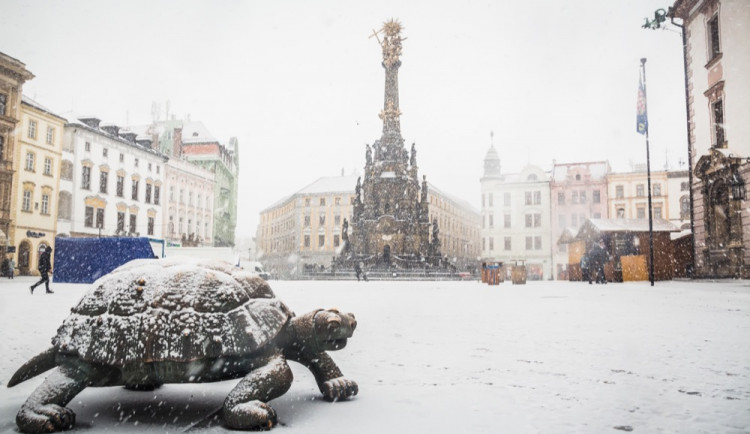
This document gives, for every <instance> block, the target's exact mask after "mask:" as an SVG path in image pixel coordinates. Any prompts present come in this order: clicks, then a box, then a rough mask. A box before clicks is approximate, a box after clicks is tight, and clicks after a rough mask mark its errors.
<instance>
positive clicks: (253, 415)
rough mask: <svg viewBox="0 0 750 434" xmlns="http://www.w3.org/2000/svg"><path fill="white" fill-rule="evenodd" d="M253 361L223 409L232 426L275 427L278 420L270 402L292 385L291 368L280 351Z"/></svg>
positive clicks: (225, 418)
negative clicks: (249, 370) (251, 366)
mask: <svg viewBox="0 0 750 434" xmlns="http://www.w3.org/2000/svg"><path fill="white" fill-rule="evenodd" d="M254 365H255V366H256V367H255V368H254V369H253V370H252V371H251V372H250V373H249V374H247V375H246V376H245V378H243V379H242V380H240V382H239V383H238V384H237V386H235V388H234V389H232V391H231V392H229V396H227V399H226V400H224V408H223V410H222V413H223V416H224V421H225V422H226V424H227V426H228V427H229V428H232V429H259V428H263V429H269V428H272V427H273V426H274V425H276V422H277V418H276V411H275V410H274V409H273V408H272V407H271V406H270V405H268V404H267V402H268V401H270V400H272V399H274V398H278V397H279V396H281V395H283V394H284V393H286V391H287V390H289V387H291V385H292V379H293V375H292V370H291V368H289V365H288V364H287V363H286V359H285V358H284V356H283V355H281V354H280V353H274V354H272V355H270V356H268V357H266V358H260V359H259V360H257V361H256V363H254Z"/></svg>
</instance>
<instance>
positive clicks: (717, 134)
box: [713, 100, 725, 148]
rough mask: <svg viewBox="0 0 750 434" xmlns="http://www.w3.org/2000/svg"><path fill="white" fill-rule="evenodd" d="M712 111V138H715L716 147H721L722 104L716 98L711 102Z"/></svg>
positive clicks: (722, 131) (722, 129)
mask: <svg viewBox="0 0 750 434" xmlns="http://www.w3.org/2000/svg"><path fill="white" fill-rule="evenodd" d="M713 112H714V138H715V139H716V144H715V145H714V146H716V147H717V148H723V147H724V145H725V143H724V104H723V102H722V100H718V101H716V102H715V103H714V104H713Z"/></svg>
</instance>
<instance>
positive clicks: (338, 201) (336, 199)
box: [333, 197, 341, 205]
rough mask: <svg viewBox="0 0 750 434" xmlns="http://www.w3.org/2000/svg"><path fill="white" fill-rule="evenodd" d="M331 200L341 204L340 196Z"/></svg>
mask: <svg viewBox="0 0 750 434" xmlns="http://www.w3.org/2000/svg"><path fill="white" fill-rule="evenodd" d="M333 202H334V203H335V204H336V205H341V198H340V197H337V198H335V199H334V200H333Z"/></svg>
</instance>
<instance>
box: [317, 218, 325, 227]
mask: <svg viewBox="0 0 750 434" xmlns="http://www.w3.org/2000/svg"><path fill="white" fill-rule="evenodd" d="M318 220H319V221H318V224H319V225H320V226H323V225H325V224H326V216H325V215H321V216H319V217H318Z"/></svg>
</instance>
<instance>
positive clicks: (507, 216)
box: [503, 214, 510, 228]
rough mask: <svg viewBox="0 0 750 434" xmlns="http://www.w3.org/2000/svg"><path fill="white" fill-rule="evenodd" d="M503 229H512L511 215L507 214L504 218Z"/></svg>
mask: <svg viewBox="0 0 750 434" xmlns="http://www.w3.org/2000/svg"><path fill="white" fill-rule="evenodd" d="M503 227H504V228H509V227H510V214H505V215H504V216H503Z"/></svg>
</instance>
